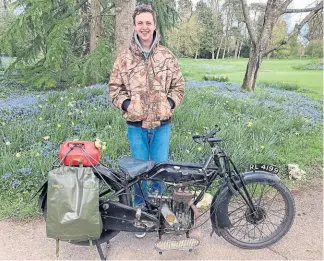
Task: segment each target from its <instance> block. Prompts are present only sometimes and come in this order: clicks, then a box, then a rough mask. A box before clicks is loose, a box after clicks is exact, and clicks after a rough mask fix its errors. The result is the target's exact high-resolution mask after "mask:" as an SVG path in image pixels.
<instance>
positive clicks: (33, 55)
mask: <svg viewBox="0 0 324 261" xmlns="http://www.w3.org/2000/svg"><path fill="white" fill-rule="evenodd" d="M16 3H17V2H16ZM17 4H19V6H20V8H21V7H23V10H24V11H23V12H22V13H21V14H19V15H17V16H15V19H14V21H13V22H12V23H10V25H9V26H8V27H7V28H6V30H5V32H4V33H3V35H2V37H1V39H0V49H1V51H2V52H3V53H5V54H7V55H9V56H12V57H15V61H14V62H13V63H12V64H11V65H10V66H9V68H7V70H6V74H7V76H8V77H9V75H10V77H16V78H17V79H18V80H19V81H23V82H28V83H29V84H30V85H32V86H35V87H37V88H60V87H61V88H64V87H67V86H71V85H74V84H89V83H94V82H100V81H104V80H105V79H106V78H107V76H108V74H109V67H110V66H111V61H112V55H111V54H112V53H113V52H112V47H113V41H114V38H113V37H112V34H111V33H109V32H111V31H114V28H113V24H112V23H111V22H109V21H107V19H105V20H104V22H105V23H106V24H105V26H104V27H103V26H102V24H100V25H98V28H99V29H100V28H101V29H100V30H95V31H93V27H92V28H91V27H90V24H91V23H92V22H91V19H92V16H96V18H97V17H98V16H100V19H99V20H97V22H96V23H98V21H99V22H100V23H102V20H101V18H102V17H106V16H109V15H113V14H112V13H110V11H111V8H112V2H111V1H109V0H102V1H101V2H100V7H98V6H96V8H97V9H96V11H93V10H91V7H93V6H91V5H90V2H88V1H86V0H77V1H72V0H44V1H38V0H21V1H19V2H18V3H17ZM107 6H108V7H109V8H106V7H107ZM104 7H105V8H104ZM13 8H15V6H13ZM103 12H106V13H105V14H103ZM94 13H96V15H94ZM91 14H92V16H91ZM89 19H90V20H89ZM110 20H111V19H110ZM93 32H94V34H93ZM91 35H95V37H96V41H95V44H96V48H95V47H94V46H93V45H92V47H91V48H90V46H91V44H90V39H91ZM90 49H91V50H90ZM90 51H91V52H90Z"/></svg>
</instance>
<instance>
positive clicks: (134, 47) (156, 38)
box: [129, 30, 160, 56]
mask: <svg viewBox="0 0 324 261" xmlns="http://www.w3.org/2000/svg"><path fill="white" fill-rule="evenodd" d="M159 42H160V34H159V33H158V31H157V30H155V31H154V33H153V42H152V44H151V47H150V50H149V53H152V52H153V51H154V50H155V49H156V47H157V46H158V45H159ZM129 49H130V51H131V52H132V53H133V54H136V55H139V56H140V55H142V54H143V53H144V50H143V47H142V45H141V43H140V41H139V39H138V35H137V33H136V32H135V31H134V33H133V37H132V40H131V43H130V46H129Z"/></svg>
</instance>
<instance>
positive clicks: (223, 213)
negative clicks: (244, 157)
mask: <svg viewBox="0 0 324 261" xmlns="http://www.w3.org/2000/svg"><path fill="white" fill-rule="evenodd" d="M243 179H244V180H245V181H250V180H254V179H257V180H266V181H268V182H273V183H277V182H280V178H279V177H278V176H277V175H275V174H272V173H269V172H265V171H249V172H245V173H243ZM237 185H238V186H239V187H240V186H241V184H240V182H239V181H238V182H237ZM231 195H232V191H231V190H230V189H229V188H228V186H227V184H226V183H225V182H224V183H223V184H222V185H221V187H220V188H219V189H218V191H217V192H216V194H215V195H214V197H213V200H212V203H211V205H212V207H211V209H210V217H211V222H212V226H213V229H214V231H215V233H216V234H217V235H218V236H220V230H222V229H224V228H226V227H228V226H229V225H230V220H229V218H228V211H227V207H228V200H229V197H230V196H231Z"/></svg>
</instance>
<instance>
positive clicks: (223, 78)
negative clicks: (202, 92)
mask: <svg viewBox="0 0 324 261" xmlns="http://www.w3.org/2000/svg"><path fill="white" fill-rule="evenodd" d="M203 80H204V81H216V82H228V81H229V78H228V76H223V75H220V76H219V75H208V74H205V75H204V76H203Z"/></svg>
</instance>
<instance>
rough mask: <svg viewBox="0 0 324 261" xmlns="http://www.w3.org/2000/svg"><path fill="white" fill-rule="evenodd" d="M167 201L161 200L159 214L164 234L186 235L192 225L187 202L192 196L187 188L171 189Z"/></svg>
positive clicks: (190, 212) (190, 211)
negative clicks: (162, 219) (161, 218)
mask: <svg viewBox="0 0 324 261" xmlns="http://www.w3.org/2000/svg"><path fill="white" fill-rule="evenodd" d="M170 194H171V195H172V196H171V197H168V200H166V198H165V199H163V198H162V202H161V203H162V207H161V214H162V216H163V217H164V232H165V233H173V234H183V233H186V232H187V231H188V230H189V229H190V227H191V225H192V223H191V221H192V210H191V208H190V206H189V202H190V201H191V200H192V199H193V197H194V194H193V193H192V192H190V191H189V190H188V188H187V187H173V188H172V191H171V193H170Z"/></svg>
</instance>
